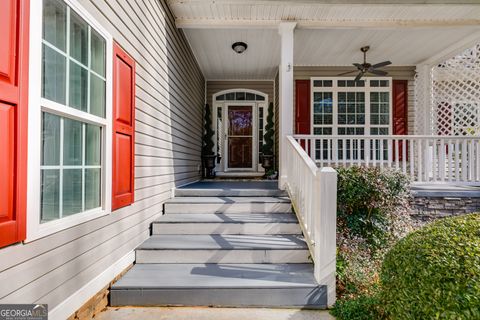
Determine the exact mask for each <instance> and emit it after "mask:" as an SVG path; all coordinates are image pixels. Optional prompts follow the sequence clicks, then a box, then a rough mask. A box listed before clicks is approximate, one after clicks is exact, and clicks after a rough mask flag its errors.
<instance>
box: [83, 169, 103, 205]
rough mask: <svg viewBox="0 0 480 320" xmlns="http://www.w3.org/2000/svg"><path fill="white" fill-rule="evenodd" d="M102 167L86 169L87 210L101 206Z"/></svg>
mask: <svg viewBox="0 0 480 320" xmlns="http://www.w3.org/2000/svg"><path fill="white" fill-rule="evenodd" d="M100 181H101V180H100V169H85V210H90V209H93V208H98V207H100Z"/></svg>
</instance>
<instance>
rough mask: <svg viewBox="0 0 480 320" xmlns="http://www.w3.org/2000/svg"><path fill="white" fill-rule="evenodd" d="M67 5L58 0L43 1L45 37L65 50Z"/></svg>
mask: <svg viewBox="0 0 480 320" xmlns="http://www.w3.org/2000/svg"><path fill="white" fill-rule="evenodd" d="M66 25H67V6H66V5H65V4H63V3H60V2H58V1H56V0H45V1H44V3H43V39H44V40H46V41H48V42H49V43H50V44H53V45H54V46H55V47H57V48H58V49H60V50H62V51H63V52H65V51H66V50H65V47H66V41H65V40H66V36H65V34H66V30H67V28H66Z"/></svg>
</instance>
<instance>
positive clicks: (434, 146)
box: [431, 138, 438, 182]
mask: <svg viewBox="0 0 480 320" xmlns="http://www.w3.org/2000/svg"><path fill="white" fill-rule="evenodd" d="M437 159H438V157H437V140H436V139H435V138H433V140H432V162H431V166H432V179H433V181H434V182H435V181H437V169H438V168H437Z"/></svg>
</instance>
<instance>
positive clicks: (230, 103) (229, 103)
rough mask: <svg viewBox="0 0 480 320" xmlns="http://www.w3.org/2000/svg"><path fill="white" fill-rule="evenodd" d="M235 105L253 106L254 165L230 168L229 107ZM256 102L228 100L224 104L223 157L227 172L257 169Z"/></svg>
mask: <svg viewBox="0 0 480 320" xmlns="http://www.w3.org/2000/svg"><path fill="white" fill-rule="evenodd" d="M234 106H248V107H251V108H252V166H251V167H250V168H230V167H229V166H228V151H229V148H228V126H229V121H228V109H229V107H234ZM256 106H257V105H256V103H255V102H249V101H226V102H225V104H224V108H223V109H222V113H223V115H222V116H223V121H222V122H223V145H224V148H223V157H224V159H225V162H224V166H223V168H224V171H225V172H232V171H239V172H240V171H248V172H250V171H257V167H258V164H257V162H258V161H257V160H258V150H257V149H258V123H257V116H258V115H257V113H258V110H257V109H258V108H257V107H256Z"/></svg>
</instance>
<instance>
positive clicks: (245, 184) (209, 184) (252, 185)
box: [178, 181, 281, 191]
mask: <svg viewBox="0 0 480 320" xmlns="http://www.w3.org/2000/svg"><path fill="white" fill-rule="evenodd" d="M178 189H181V190H191V189H201V190H252V189H259V190H275V191H281V190H279V189H278V182H277V181H198V182H194V183H191V184H188V185H186V186H183V187H179V188H178Z"/></svg>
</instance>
